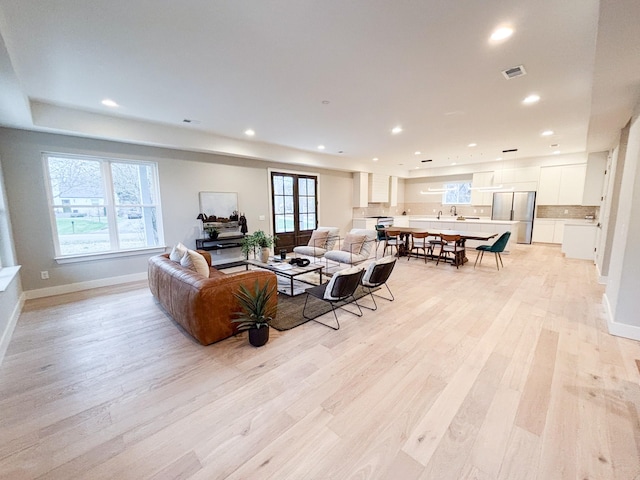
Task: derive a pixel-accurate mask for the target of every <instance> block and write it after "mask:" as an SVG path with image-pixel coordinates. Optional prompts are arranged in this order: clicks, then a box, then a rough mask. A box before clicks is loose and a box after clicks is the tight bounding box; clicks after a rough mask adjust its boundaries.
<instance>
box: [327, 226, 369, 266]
mask: <svg viewBox="0 0 640 480" xmlns="http://www.w3.org/2000/svg"><path fill="white" fill-rule="evenodd" d="M350 236H360V237H362V240H360V241H357V242H354V243H351V242H348V241H346V240H348V239H349V238H350ZM376 238H377V234H376V231H375V230H367V229H363V228H354V229H352V230H351V231H350V232H349V233H348V234H347V236H345V238H344V239H343V240H342V248H340V249H339V250H330V251H328V252H326V253H325V254H324V258H326V259H327V260H331V261H333V262H337V263H339V264H341V263H345V264H348V265H357V264H359V263H362V262H364V261H365V260H368V259H369V258H371V255H372V253H373V249H374V245H375V243H376ZM327 266H328V263H327Z"/></svg>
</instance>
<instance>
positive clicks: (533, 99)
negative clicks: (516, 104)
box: [522, 94, 540, 105]
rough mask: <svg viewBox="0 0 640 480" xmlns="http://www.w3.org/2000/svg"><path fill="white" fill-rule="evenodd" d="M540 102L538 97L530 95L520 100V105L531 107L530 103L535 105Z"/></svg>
mask: <svg viewBox="0 0 640 480" xmlns="http://www.w3.org/2000/svg"><path fill="white" fill-rule="evenodd" d="M538 101H540V95H536V94H532V95H529V96H528V97H526V98H525V99H524V100H522V103H524V104H526V105H531V104H532V103H536V102H538Z"/></svg>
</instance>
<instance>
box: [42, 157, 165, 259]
mask: <svg viewBox="0 0 640 480" xmlns="http://www.w3.org/2000/svg"><path fill="white" fill-rule="evenodd" d="M44 160H45V168H46V173H47V175H48V180H49V208H50V209H51V212H52V220H53V224H52V227H53V231H54V240H55V244H56V245H55V247H56V255H58V256H75V255H83V254H96V253H107V252H118V251H123V250H132V249H139V248H148V247H157V246H159V245H161V244H162V243H163V240H162V238H161V236H162V232H161V228H160V226H159V223H160V199H159V194H158V186H157V184H158V180H157V164H155V163H152V162H133V161H131V162H129V161H123V160H110V159H103V158H92V157H79V156H69V155H56V154H46V155H45V156H44Z"/></svg>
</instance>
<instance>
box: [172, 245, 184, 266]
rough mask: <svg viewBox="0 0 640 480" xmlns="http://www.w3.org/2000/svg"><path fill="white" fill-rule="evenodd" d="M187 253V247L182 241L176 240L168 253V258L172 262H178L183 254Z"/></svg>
mask: <svg viewBox="0 0 640 480" xmlns="http://www.w3.org/2000/svg"><path fill="white" fill-rule="evenodd" d="M185 253H187V247H185V246H184V245H183V244H182V243H180V242H178V243H177V244H176V246H175V247H173V250H171V253H170V254H169V260H173V261H174V262H179V261H180V260H182V257H184V254H185Z"/></svg>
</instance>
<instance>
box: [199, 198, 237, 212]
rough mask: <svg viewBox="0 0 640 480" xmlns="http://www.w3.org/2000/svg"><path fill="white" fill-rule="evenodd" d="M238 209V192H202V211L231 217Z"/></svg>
mask: <svg viewBox="0 0 640 480" xmlns="http://www.w3.org/2000/svg"><path fill="white" fill-rule="evenodd" d="M234 211H235V212H237V211H238V194H237V193H236V192H200V213H204V214H206V215H207V216H211V215H214V216H216V217H222V218H229V217H230V216H231V215H233V212H234Z"/></svg>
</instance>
